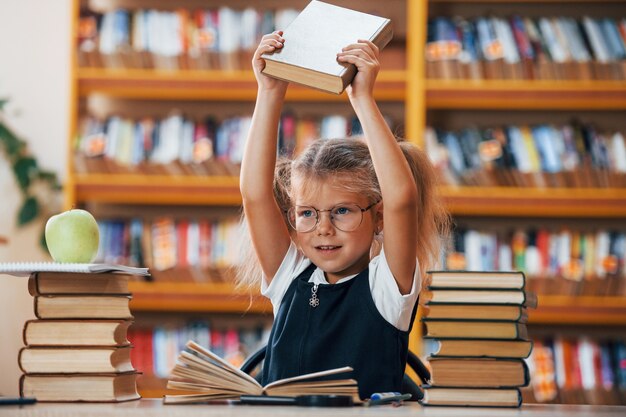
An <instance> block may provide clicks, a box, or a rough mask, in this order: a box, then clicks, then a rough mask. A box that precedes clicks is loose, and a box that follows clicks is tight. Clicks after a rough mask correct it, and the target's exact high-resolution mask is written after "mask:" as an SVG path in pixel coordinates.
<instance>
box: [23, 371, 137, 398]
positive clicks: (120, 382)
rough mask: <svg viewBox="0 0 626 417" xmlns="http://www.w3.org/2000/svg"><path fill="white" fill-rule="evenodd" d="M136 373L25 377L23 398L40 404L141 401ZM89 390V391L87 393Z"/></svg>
mask: <svg viewBox="0 0 626 417" xmlns="http://www.w3.org/2000/svg"><path fill="white" fill-rule="evenodd" d="M137 376H138V374H137V373H136V372H128V373H117V374H115V373H110V374H105V373H102V374H72V375H60V374H39V375H22V377H21V378H20V396H22V397H35V398H37V401H39V402H123V401H132V400H138V399H140V398H141V397H140V396H139V394H138V393H137V384H136V379H137ZM86 387H89V389H86Z"/></svg>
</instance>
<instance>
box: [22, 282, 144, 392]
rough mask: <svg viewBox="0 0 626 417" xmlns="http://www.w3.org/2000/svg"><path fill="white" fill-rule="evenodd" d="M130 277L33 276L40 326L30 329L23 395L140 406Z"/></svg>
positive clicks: (27, 326)
mask: <svg viewBox="0 0 626 417" xmlns="http://www.w3.org/2000/svg"><path fill="white" fill-rule="evenodd" d="M130 277H131V275H130V274H128V273H114V272H103V273H89V272H83V273H78V272H49V271H43V272H39V271H38V272H33V273H32V274H31V275H30V278H29V280H28V289H29V292H30V294H31V295H32V296H33V297H34V307H35V316H36V317H37V319H36V320H29V321H27V322H26V324H25V325H24V331H23V337H24V344H25V345H26V346H25V347H24V348H22V349H21V350H20V353H19V357H18V364H19V366H20V369H21V370H22V372H23V373H24V374H23V375H22V377H21V379H20V395H22V396H27V397H35V398H37V400H38V401H54V402H56V401H63V402H65V401H81V402H83V401H84V402H121V401H130V400H136V399H139V398H140V396H139V394H138V393H137V389H136V378H137V375H138V374H137V372H136V371H135V368H134V367H133V365H132V363H131V360H130V350H131V348H132V347H131V345H130V343H129V341H128V339H127V331H128V327H129V326H130V325H131V323H132V321H131V320H132V318H133V316H132V315H131V311H130V307H129V301H130V299H131V294H130V292H129V287H128V281H129V278H130Z"/></svg>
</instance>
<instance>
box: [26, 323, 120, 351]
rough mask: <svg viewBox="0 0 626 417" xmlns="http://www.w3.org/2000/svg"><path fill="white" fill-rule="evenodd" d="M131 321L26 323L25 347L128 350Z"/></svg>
mask: <svg viewBox="0 0 626 417" xmlns="http://www.w3.org/2000/svg"><path fill="white" fill-rule="evenodd" d="M131 323H132V322H131V321H130V320H106V319H105V320H86V319H82V320H67V319H62V320H52V319H48V320H28V321H27V322H26V324H25V325H24V331H23V339H24V344H25V345H27V346H128V345H129V341H128V339H127V335H128V328H129V327H130V325H131Z"/></svg>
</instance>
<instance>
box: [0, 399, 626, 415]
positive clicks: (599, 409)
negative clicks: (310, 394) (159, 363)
mask: <svg viewBox="0 0 626 417" xmlns="http://www.w3.org/2000/svg"><path fill="white" fill-rule="evenodd" d="M296 414H297V415H298V417H318V416H332V417H349V416H359V417H368V416H372V417H374V416H383V417H409V416H410V417H415V416H430V417H466V416H467V417H473V416H475V417H508V416H516V417H518V416H521V417H547V416H563V417H583V416H584V417H588V416H589V417H624V416H626V406H622V407H614V406H590V405H538V404H528V405H524V406H522V408H521V409H506V408H448V407H422V406H420V405H419V404H417V403H407V404H405V405H404V406H401V407H393V406H390V405H386V406H379V407H371V408H366V407H351V408H306V407H291V406H282V407H279V406H244V405H234V404H233V405H163V403H162V402H161V400H159V399H144V400H141V401H132V402H127V403H120V404H44V403H40V404H35V405H27V406H22V407H19V406H3V407H0V417H79V416H80V417H139V416H145V417H195V416H198V417H199V416H202V417H283V416H285V417H286V416H293V415H296Z"/></svg>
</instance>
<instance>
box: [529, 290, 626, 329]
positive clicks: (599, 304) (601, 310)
mask: <svg viewBox="0 0 626 417" xmlns="http://www.w3.org/2000/svg"><path fill="white" fill-rule="evenodd" d="M528 322H529V324H530V325H531V326H532V325H534V324H571V325H600V326H603V325H604V326H606V325H618V326H626V297H608V296H607V297H599V296H578V297H573V296H566V295H539V301H538V307H537V309H536V310H530V311H529V314H528Z"/></svg>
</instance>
